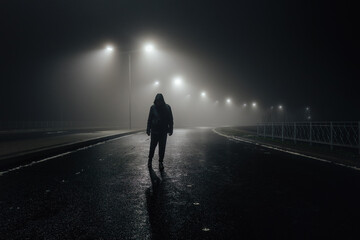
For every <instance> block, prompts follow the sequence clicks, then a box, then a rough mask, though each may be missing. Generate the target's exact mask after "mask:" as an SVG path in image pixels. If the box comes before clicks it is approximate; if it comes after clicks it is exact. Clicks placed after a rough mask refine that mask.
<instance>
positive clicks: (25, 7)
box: [0, 0, 360, 125]
mask: <svg viewBox="0 0 360 240" xmlns="http://www.w3.org/2000/svg"><path fill="white" fill-rule="evenodd" d="M356 9H357V8H355V6H353V4H350V3H344V2H342V3H337V2H335V1H315V2H314V1H305V2H304V1H296V2H291V3H290V2H287V1H277V3H273V2H270V3H269V2H266V1H258V2H256V3H255V2H253V1H246V2H235V1H234V2H230V3H219V2H217V1H198V2H196V3H194V2H193V1H91V2H89V1H77V2H64V1H51V3H50V2H47V1H41V0H39V1H33V2H32V3H30V2H27V1H4V2H3V3H2V9H1V10H0V12H1V14H0V15H1V17H0V18H1V23H0V24H1V28H2V31H3V37H2V39H1V46H2V48H3V49H2V54H1V65H2V70H1V79H2V87H1V90H0V96H1V99H0V107H1V109H2V113H1V119H0V122H3V121H41V120H61V118H62V117H63V120H74V119H77V118H79V119H80V118H81V117H84V118H86V119H90V118H92V116H94V119H95V118H100V119H101V120H102V121H106V120H108V119H115V120H118V121H126V120H127V118H128V117H127V99H128V97H127V91H128V85H127V83H128V80H127V78H128V73H127V68H128V67H127V62H126V58H125V57H124V58H119V59H117V61H116V62H115V63H117V64H118V65H116V66H115V67H114V69H115V70H114V71H113V72H109V71H108V72H107V73H108V75H109V76H106V77H104V79H105V78H108V79H110V80H109V83H107V85H106V86H104V87H99V86H95V87H94V88H93V89H92V88H90V87H89V86H86V85H81V84H83V83H81V84H78V83H74V82H75V80H74V79H75V77H74V76H70V73H69V72H68V71H69V70H68V69H67V68H66V66H64V63H65V62H66V63H67V64H69V59H72V60H73V59H75V58H76V57H78V56H82V55H84V54H86V53H89V52H91V51H94V50H97V49H101V48H103V47H104V46H105V44H113V45H114V46H115V47H116V48H117V49H118V50H119V51H120V50H121V51H126V50H132V49H138V48H140V46H141V44H142V43H143V42H144V41H147V40H148V39H150V40H152V41H154V43H155V44H156V45H157V46H158V47H159V49H160V51H162V52H163V53H164V54H163V55H164V58H163V59H160V60H159V61H158V62H156V63H158V65H152V66H149V65H146V64H145V63H144V61H147V60H146V59H145V60H143V59H142V58H141V57H140V56H138V55H135V56H134V58H133V71H134V73H133V87H134V88H133V91H134V93H133V98H134V107H136V108H137V110H138V111H143V109H144V111H145V109H146V112H147V111H148V107H150V105H151V102H149V100H150V99H152V98H153V97H154V96H155V91H154V92H152V91H147V92H146V94H145V93H144V91H146V88H145V85H144V83H147V84H150V82H151V81H153V80H154V79H155V78H160V79H161V80H162V81H165V80H166V81H170V80H169V79H171V78H172V77H173V75H176V74H180V75H183V77H184V78H185V80H187V82H188V83H190V82H191V84H193V85H192V86H194V87H193V91H194V92H196V93H194V94H197V93H198V92H199V91H202V90H203V89H205V91H207V93H208V96H209V99H210V100H211V101H216V100H218V101H220V102H222V101H224V100H225V99H226V98H227V97H231V100H232V103H233V106H234V107H237V109H240V108H241V106H242V104H243V103H245V102H246V103H248V104H250V103H251V102H253V101H256V102H257V104H258V106H259V109H262V111H263V114H262V115H264V114H265V115H266V114H267V113H266V112H267V111H269V109H270V107H271V106H274V107H275V108H276V107H277V106H278V105H279V104H282V105H283V106H284V109H285V110H286V113H287V115H288V118H289V119H290V120H294V121H302V120H304V119H303V116H304V111H305V107H307V106H309V107H310V108H311V115H312V120H314V121H358V120H360V113H359V111H357V109H358V107H359V102H360V101H359V97H358V89H357V87H356V84H355V82H356V81H357V80H358V79H359V71H358V66H359V60H358V56H359V45H358V42H359V41H358V40H359V38H358V37H357V36H356V35H357V34H356V30H357V28H358V23H357V21H356V14H357V13H356ZM165 53H166V54H165ZM165 55H166V56H165ZM160 62H161V64H162V65H160ZM65 65H66V64H65ZM59 66H60V67H59ZM139 69H141V71H140V70H139ZM65 73H66V74H65ZM146 81H147V82H146ZM84 86H85V87H84ZM76 87H77V88H76ZM117 90H118V91H117ZM163 93H164V96H165V99H169V101H170V104H175V102H178V101H179V102H180V100H179V99H180V97H178V96H177V95H176V94H173V93H172V92H171V91H170V90H169V88H167V89H165V91H163ZM184 94H186V93H184ZM104 96H106V98H105V97H104ZM137 101H139V102H140V103H139V102H137ZM184 101H185V100H184ZM193 101H195V100H193ZM136 104H138V105H136ZM106 106H109V109H105V108H106ZM179 108H181V106H180V105H179V107H178V109H179ZM199 108H201V107H200V106H199ZM59 109H62V111H64V112H67V115H66V114H65V115H66V116H65V117H64V116H63V114H61V113H59ZM85 109H89V110H88V111H89V112H88V113H89V116H79V117H78V116H77V114H79V115H80V112H79V110H83V111H85V112H86V110H85ZM118 110H119V112H116V111H118ZM137 110H134V114H135V115H134V118H136V116H138V118H140V120H139V124H140V125H141V122H142V118H143V116H142V114H141V113H137V112H136V111H137ZM178 111H179V114H181V113H182V112H181V111H182V110H181V111H180V110H178ZM193 111H195V112H196V110H195V109H193ZM223 111H227V110H226V109H224V110H223ZM236 111H238V110H236ZM240 112H241V111H240V110H239V111H238V113H239V116H237V115H236V116H235V115H232V116H231V118H233V119H234V121H235V119H237V121H239V122H240V121H241V119H242V116H241V113H240ZM146 114H147V113H145V115H146ZM219 114H224V113H223V112H221V113H220V112H219ZM243 114H246V113H245V112H244V113H243ZM205 115H206V114H205ZM208 116H210V115H208ZM229 118H230V116H229ZM180 119H181V118H180ZM254 119H255V118H254ZM256 120H261V118H260V117H258V118H257V119H256ZM184 121H185V120H184ZM184 121H183V120H181V121H180V122H179V123H180V125H186V124H184V123H185V122H184ZM199 121H200V120H199ZM219 121H220V120H219ZM254 121H255V120H254ZM195 122H196V121H195ZM200 122H201V121H200ZM219 123H221V121H220V122H219ZM175 124H176V123H175ZM194 125H196V124H194Z"/></svg>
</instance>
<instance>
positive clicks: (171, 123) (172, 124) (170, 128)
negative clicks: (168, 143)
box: [168, 105, 174, 136]
mask: <svg viewBox="0 0 360 240" xmlns="http://www.w3.org/2000/svg"><path fill="white" fill-rule="evenodd" d="M168 106H169V105H168ZM173 130H174V118H173V114H172V111H171V107H170V106H169V136H171V135H172V134H173Z"/></svg>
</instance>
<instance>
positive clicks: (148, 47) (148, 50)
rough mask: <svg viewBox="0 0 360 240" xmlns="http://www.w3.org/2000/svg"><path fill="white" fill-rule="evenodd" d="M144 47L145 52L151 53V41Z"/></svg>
mask: <svg viewBox="0 0 360 240" xmlns="http://www.w3.org/2000/svg"><path fill="white" fill-rule="evenodd" d="M144 48H145V52H147V53H151V52H153V51H154V49H155V47H154V45H152V44H151V43H148V44H146V45H145V47H144Z"/></svg>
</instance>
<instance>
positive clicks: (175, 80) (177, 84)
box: [174, 77, 182, 86]
mask: <svg viewBox="0 0 360 240" xmlns="http://www.w3.org/2000/svg"><path fill="white" fill-rule="evenodd" d="M174 84H175V85H176V86H180V85H181V84H182V78H181V77H176V78H175V79H174Z"/></svg>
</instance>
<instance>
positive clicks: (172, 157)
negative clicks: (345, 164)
mask: <svg viewBox="0 0 360 240" xmlns="http://www.w3.org/2000/svg"><path fill="white" fill-rule="evenodd" d="M149 144H150V140H149V137H148V136H146V135H145V133H138V134H133V135H129V136H125V137H121V138H118V139H115V140H110V141H107V142H105V143H102V144H97V145H94V146H91V147H88V148H84V149H82V150H79V151H74V152H72V153H70V154H67V155H64V156H61V157H58V158H55V159H51V160H49V161H45V162H41V163H38V164H35V165H33V166H30V167H26V168H22V169H19V170H16V171H12V172H9V173H6V174H3V175H2V176H0V192H1V194H0V232H1V234H0V239H27V238H29V239H242V238H245V239H313V238H320V237H321V238H322V237H331V238H345V237H348V239H358V238H359V235H360V234H359V232H358V231H357V228H358V224H357V223H358V221H359V220H358V217H359V216H360V208H359V204H358V203H359V202H360V194H359V193H360V191H359V190H360V172H359V171H356V170H352V169H347V168H342V167H339V166H334V165H331V164H328V163H322V162H318V161H314V160H311V159H306V158H303V157H299V156H293V155H289V154H284V153H280V152H276V151H270V150H268V149H264V148H261V147H259V146H256V145H250V144H246V143H240V142H235V141H231V140H229V139H227V138H225V137H222V136H219V135H217V134H215V133H214V132H213V131H212V130H211V129H210V128H192V129H176V130H175V131H174V134H173V136H171V137H168V142H167V149H166V154H165V160H164V166H165V170H164V171H163V172H160V171H159V169H158V164H157V151H156V155H155V158H154V161H153V169H150V170H149V169H148V168H147V155H148V150H149Z"/></svg>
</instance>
